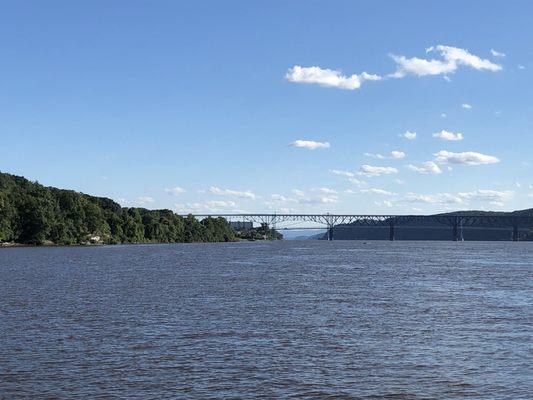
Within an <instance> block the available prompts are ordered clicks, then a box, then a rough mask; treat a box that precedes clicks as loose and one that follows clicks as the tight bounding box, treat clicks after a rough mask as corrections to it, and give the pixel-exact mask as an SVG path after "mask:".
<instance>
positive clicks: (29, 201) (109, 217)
mask: <svg viewBox="0 0 533 400" xmlns="http://www.w3.org/2000/svg"><path fill="white" fill-rule="evenodd" d="M230 240H235V232H234V230H233V229H232V228H231V227H230V226H229V224H228V223H227V221H226V220H225V219H223V218H207V219H204V220H202V221H198V220H197V219H196V218H194V217H192V216H189V217H181V216H179V215H176V214H174V213H173V212H172V211H170V210H147V209H144V208H125V207H121V206H120V205H119V204H117V203H116V202H114V201H113V200H111V199H108V198H104V197H94V196H89V195H86V194H83V193H78V192H75V191H72V190H62V189H56V188H53V187H45V186H43V185H40V184H39V183H36V182H31V181H29V180H27V179H25V178H23V177H20V176H14V175H10V174H5V173H0V243H2V242H4V243H6V242H12V243H20V244H35V245H39V244H60V245H74V244H87V243H108V244H113V243H171V242H220V241H230Z"/></svg>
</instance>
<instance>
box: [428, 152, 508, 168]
mask: <svg viewBox="0 0 533 400" xmlns="http://www.w3.org/2000/svg"><path fill="white" fill-rule="evenodd" d="M434 156H435V161H436V162H437V163H439V164H457V165H468V166H472V165H484V164H497V163H499V162H500V160H499V159H498V158H497V157H494V156H490V155H487V154H482V153H477V152H475V151H465V152H463V153H453V152H451V151H446V150H442V151H439V152H438V153H435V154H434Z"/></svg>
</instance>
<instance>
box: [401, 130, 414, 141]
mask: <svg viewBox="0 0 533 400" xmlns="http://www.w3.org/2000/svg"><path fill="white" fill-rule="evenodd" d="M400 137H401V138H404V139H407V140H415V139H416V132H411V131H405V132H404V133H402V134H400Z"/></svg>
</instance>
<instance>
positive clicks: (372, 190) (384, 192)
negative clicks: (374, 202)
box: [361, 188, 396, 196]
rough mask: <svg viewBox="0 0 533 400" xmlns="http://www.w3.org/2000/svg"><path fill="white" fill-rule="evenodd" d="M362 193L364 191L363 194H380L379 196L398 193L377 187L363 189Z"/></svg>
mask: <svg viewBox="0 0 533 400" xmlns="http://www.w3.org/2000/svg"><path fill="white" fill-rule="evenodd" d="M361 193H363V194H375V195H379V196H395V195H396V193H393V192H389V191H388V190H384V189H375V188H370V189H361Z"/></svg>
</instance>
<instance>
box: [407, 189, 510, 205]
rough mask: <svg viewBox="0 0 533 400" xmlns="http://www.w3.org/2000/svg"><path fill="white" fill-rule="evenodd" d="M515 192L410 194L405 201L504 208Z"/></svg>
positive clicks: (483, 190) (482, 191)
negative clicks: (486, 204)
mask: <svg viewBox="0 0 533 400" xmlns="http://www.w3.org/2000/svg"><path fill="white" fill-rule="evenodd" d="M514 195H515V192H513V191H510V190H506V191H497V190H486V189H481V190H475V191H471V192H461V193H456V194H451V193H438V194H431V195H427V194H425V195H424V194H417V193H408V194H407V195H406V196H405V197H404V198H403V201H406V202H410V203H426V204H437V205H446V204H459V205H467V204H469V203H470V202H472V201H481V202H488V203H490V204H492V205H496V206H503V205H504V204H505V203H506V202H508V201H510V200H512V199H513V197H514Z"/></svg>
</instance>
